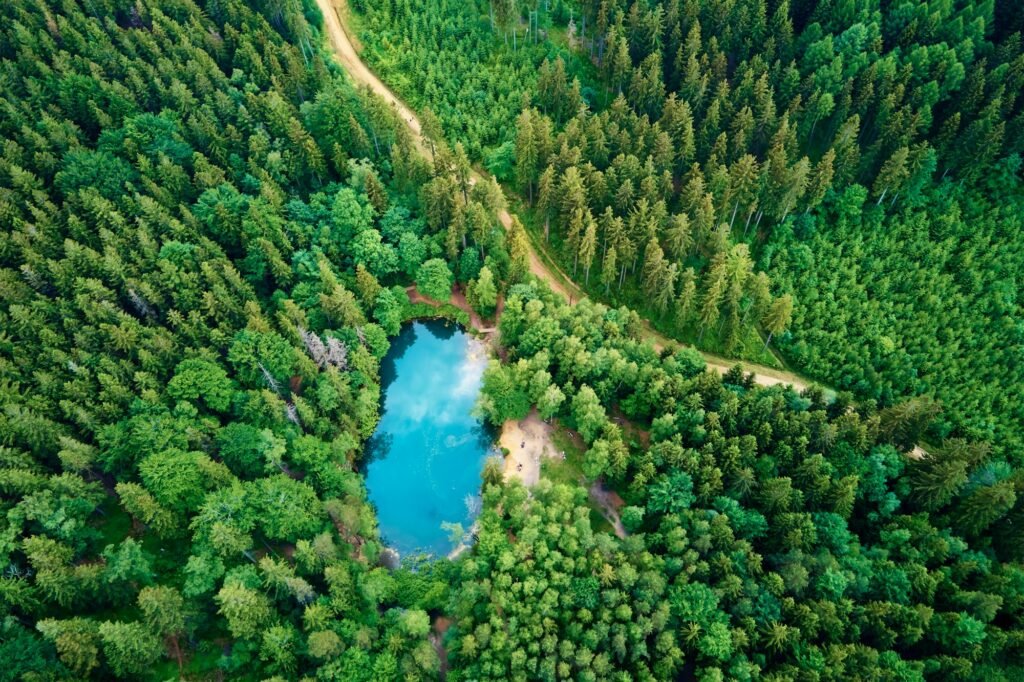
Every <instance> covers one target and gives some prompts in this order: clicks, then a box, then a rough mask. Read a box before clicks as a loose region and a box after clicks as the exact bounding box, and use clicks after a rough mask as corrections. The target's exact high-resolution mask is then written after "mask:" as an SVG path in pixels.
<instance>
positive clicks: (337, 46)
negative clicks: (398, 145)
mask: <svg viewBox="0 0 1024 682" xmlns="http://www.w3.org/2000/svg"><path fill="white" fill-rule="evenodd" d="M316 4H317V7H319V8H320V12H321V14H323V16H324V28H325V30H326V31H327V37H328V38H329V40H330V43H331V48H332V50H333V52H334V55H335V57H336V58H337V59H338V62H339V63H340V64H341V66H342V67H343V68H344V69H345V71H346V72H348V75H349V77H351V78H352V80H353V81H355V82H356V83H357V84H359V85H365V86H367V87H368V88H369V89H370V90H371V91H373V92H374V93H376V94H377V95H380V96H381V97H382V98H383V99H384V101H386V102H388V103H389V104H390V105H391V106H392V107H394V108H395V112H396V113H397V114H398V116H399V117H401V119H402V122H403V123H405V125H406V126H407V127H408V128H409V130H410V132H412V136H413V140H414V142H415V144H416V147H417V148H418V149H419V151H420V152H421V153H422V154H424V155H425V156H427V155H429V152H428V149H429V145H428V144H427V140H426V138H425V137H424V136H423V126H422V125H421V124H420V120H419V118H418V117H417V116H416V113H415V112H414V111H413V110H412V109H411V108H409V107H408V106H407V105H406V104H405V103H404V102H403V101H402V100H401V99H399V98H398V96H397V95H396V94H395V93H394V92H392V90H391V88H389V87H388V86H386V85H385V84H384V83H383V82H382V81H381V80H380V79H379V78H377V76H376V74H374V73H373V72H372V71H370V69H369V68H368V67H367V66H366V64H364V63H363V61H362V60H361V59H360V58H359V53H358V52H357V51H356V48H355V45H354V44H353V42H352V39H351V38H350V37H349V33H348V31H347V30H346V26H345V18H346V17H347V16H348V12H349V8H348V3H347V1H346V0H316ZM471 181H472V182H474V183H475V182H490V178H489V177H485V176H484V174H482V173H480V172H479V171H473V177H472V179H471ZM498 219H499V220H500V221H501V224H502V225H503V226H504V227H505V229H506V230H507V229H509V228H510V227H511V226H512V215H511V214H510V213H509V212H508V211H507V210H504V209H503V210H502V211H501V213H500V214H499V215H498ZM526 234H527V237H528V238H529V242H530V272H531V273H532V274H533V275H535V276H536V277H537V278H538V279H540V280H543V281H544V282H545V283H546V284H547V285H548V287H550V288H551V290H552V291H554V292H555V293H557V294H559V295H561V296H562V297H563V298H565V299H566V300H568V301H569V302H570V303H572V302H575V301H578V300H580V299H582V298H586V297H587V295H586V293H585V292H584V291H583V290H582V289H580V288H579V287H578V286H576V285H575V284H574V283H573V281H572V279H571V278H570V277H569V276H568V275H566V274H565V273H564V272H563V271H562V270H561V268H559V267H558V266H557V265H556V264H555V262H554V259H552V258H543V257H542V255H541V254H542V250H543V247H542V246H540V245H538V244H537V243H536V241H535V240H534V237H533V235H531V234H530V232H529V230H527V231H526ZM642 326H643V332H644V336H645V337H646V338H647V339H648V340H649V341H650V342H651V344H652V345H653V346H654V349H655V350H657V351H659V352H660V351H661V350H663V349H665V348H671V349H675V348H680V347H684V346H685V344H682V343H679V342H678V341H675V340H673V339H669V338H667V337H665V336H664V335H662V334H660V333H658V332H657V331H655V329H654V328H653V327H651V325H650V323H649V322H647V320H644V321H643V325H642ZM701 355H703V356H704V360H705V362H706V363H707V366H708V369H711V370H714V371H716V372H718V373H719V374H725V373H726V372H728V371H729V370H730V369H731V368H732V367H733V366H735V365H737V364H740V365H742V366H743V368H744V369H745V370H746V371H747V372H751V373H753V375H754V382H755V383H757V384H758V385H760V386H775V385H778V384H787V385H790V386H792V387H793V389H794V390H796V391H802V390H804V389H806V388H808V387H809V386H812V385H814V384H815V383H816V382H812V381H810V380H808V379H805V378H803V377H800V376H798V375H796V374H794V373H792V372H787V371H785V370H779V369H775V368H772V367H766V366H764V365H758V364H755V363H752V362H747V361H745V360H744V361H740V360H730V359H728V358H723V357H720V356H717V355H714V354H711V353H705V352H703V351H701Z"/></svg>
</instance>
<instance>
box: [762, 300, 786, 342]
mask: <svg viewBox="0 0 1024 682" xmlns="http://www.w3.org/2000/svg"><path fill="white" fill-rule="evenodd" d="M792 319H793V297H792V296H791V295H789V294H784V295H782V296H779V297H778V298H777V299H775V300H774V301H772V303H771V305H770V306H768V312H766V313H765V314H764V317H763V318H761V324H762V326H763V327H764V329H765V331H767V332H768V338H767V339H765V342H764V347H765V348H766V349H767V348H768V344H769V343H771V342H772V336H774V335H775V334H779V333H781V332H782V331H783V330H784V329H785V328H786V327H788V326H789V323H790V321H791V320H792Z"/></svg>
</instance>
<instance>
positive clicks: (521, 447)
mask: <svg viewBox="0 0 1024 682" xmlns="http://www.w3.org/2000/svg"><path fill="white" fill-rule="evenodd" d="M498 443H499V445H501V447H503V448H506V449H507V450H508V452H509V454H508V457H506V458H505V480H506V481H507V480H511V479H513V478H519V479H520V480H522V482H523V484H524V485H526V486H527V487H530V486H533V485H536V484H537V481H539V480H540V462H541V457H554V456H555V454H556V451H555V446H554V444H553V443H552V442H551V425H550V424H545V423H544V420H543V419H541V418H540V416H539V415H538V414H537V410H530V414H528V415H527V416H526V419H522V420H519V421H516V420H514V419H510V420H509V421H507V422H505V423H504V424H503V425H502V427H501V437H500V438H499V439H498Z"/></svg>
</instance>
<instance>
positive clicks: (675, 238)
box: [665, 213, 693, 261]
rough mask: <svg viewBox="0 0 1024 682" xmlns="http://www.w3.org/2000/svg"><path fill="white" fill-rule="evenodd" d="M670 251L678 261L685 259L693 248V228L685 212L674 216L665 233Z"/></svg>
mask: <svg viewBox="0 0 1024 682" xmlns="http://www.w3.org/2000/svg"><path fill="white" fill-rule="evenodd" d="M665 243H666V245H667V246H668V252H669V254H670V255H671V256H672V258H673V259H675V260H677V261H682V260H685V259H686V257H687V256H688V255H689V253H690V249H692V248H693V230H692V228H691V227H690V218H689V216H687V215H686V214H685V213H680V214H678V215H675V216H672V219H671V221H670V222H669V226H668V230H667V232H666V234H665Z"/></svg>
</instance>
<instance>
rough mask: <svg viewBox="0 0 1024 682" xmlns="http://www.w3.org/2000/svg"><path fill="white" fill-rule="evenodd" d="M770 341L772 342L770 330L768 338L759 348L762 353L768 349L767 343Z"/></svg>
mask: <svg viewBox="0 0 1024 682" xmlns="http://www.w3.org/2000/svg"><path fill="white" fill-rule="evenodd" d="M771 342H772V332H768V338H767V339H765V341H764V348H762V349H761V352H762V353H763V352H764V351H766V350H768V344H769V343H771Z"/></svg>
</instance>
